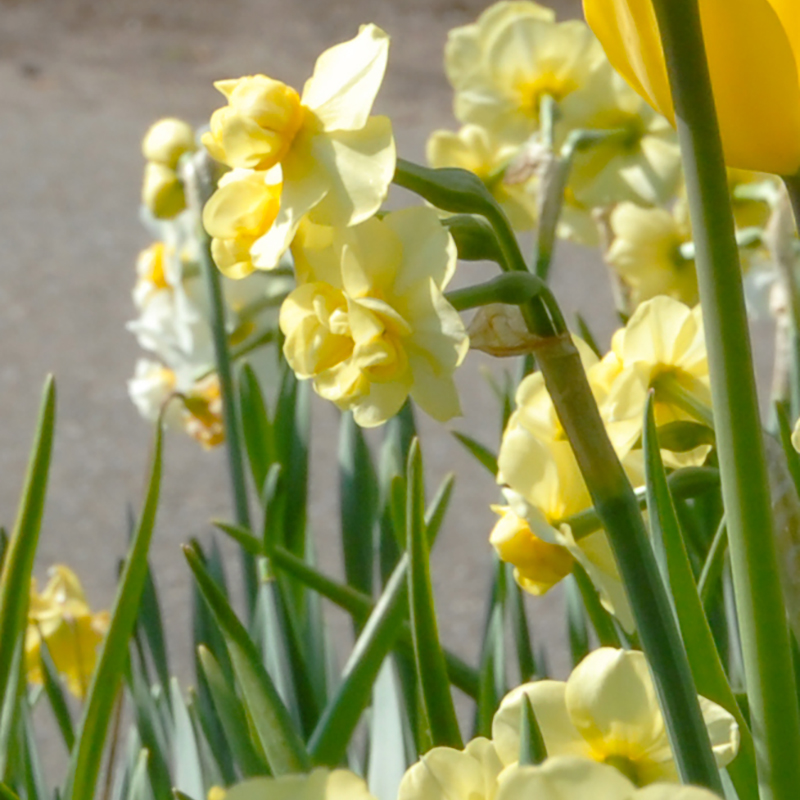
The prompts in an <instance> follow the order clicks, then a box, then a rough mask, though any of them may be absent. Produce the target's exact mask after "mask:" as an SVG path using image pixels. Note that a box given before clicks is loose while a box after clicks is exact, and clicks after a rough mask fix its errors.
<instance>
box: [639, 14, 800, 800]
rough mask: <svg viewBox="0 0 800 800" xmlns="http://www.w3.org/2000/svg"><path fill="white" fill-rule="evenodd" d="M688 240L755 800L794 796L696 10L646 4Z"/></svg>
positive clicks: (793, 733)
mask: <svg viewBox="0 0 800 800" xmlns="http://www.w3.org/2000/svg"><path fill="white" fill-rule="evenodd" d="M653 6H654V9H655V12H656V16H657V19H658V25H659V29H660V33H661V39H662V43H663V47H664V54H665V57H666V64H667V70H668V73H669V79H670V86H671V91H672V99H673V103H674V107H675V117H676V124H677V129H678V136H679V141H680V145H681V152H682V154H683V162H684V171H685V175H686V185H687V194H688V198H689V209H690V214H691V220H692V228H693V231H694V241H695V248H696V264H697V273H698V283H699V289H700V298H701V304H702V308H703V318H704V322H705V333H706V343H707V347H708V356H709V369H710V378H711V393H712V398H713V405H714V418H715V421H716V423H717V424H716V434H717V439H716V442H717V449H718V452H719V463H720V473H721V481H722V494H723V500H724V503H725V514H726V520H727V527H728V536H729V542H730V554H731V565H732V570H733V581H734V588H735V593H736V600H737V608H738V612H739V628H740V632H741V640H742V648H743V653H744V663H745V672H746V681H747V689H748V697H749V702H750V711H751V717H752V728H753V731H754V733H755V738H756V757H757V764H758V773H759V785H760V790H761V797H762V800H767V799H769V800H784V798H785V800H789V798H792V797H796V796H797V787H798V786H800V762H798V760H797V759H795V758H787V757H786V754H787V753H795V752H798V750H800V720H798V712H797V692H796V687H795V683H794V676H793V673H792V661H791V650H790V646H789V633H788V629H787V625H786V615H785V610H784V605H783V599H782V597H781V589H780V585H779V582H778V581H777V580H775V576H776V575H777V557H776V551H775V541H774V536H773V519H772V513H771V507H770V495H769V486H768V482H767V469H766V462H765V456H764V448H763V442H762V431H761V423H760V419H759V413H758V404H757V397H756V390H755V379H754V374H753V360H752V352H751V347H750V338H749V332H748V328H747V317H746V314H745V306H744V293H743V289H742V281H741V270H740V267H739V258H738V252H737V247H736V239H735V236H734V226H733V218H732V214H731V206H730V194H729V190H728V184H727V180H726V173H725V164H724V161H723V154H722V144H721V139H720V134H719V127H718V124H717V120H716V114H715V107H714V98H713V95H712V91H711V81H710V76H709V70H708V63H707V60H706V55H705V48H704V43H703V36H702V30H701V25H700V16H699V9H698V5H697V0H654V2H653Z"/></svg>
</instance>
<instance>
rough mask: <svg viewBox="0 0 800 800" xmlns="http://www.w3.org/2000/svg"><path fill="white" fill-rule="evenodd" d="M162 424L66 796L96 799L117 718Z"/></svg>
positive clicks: (143, 572) (153, 506)
mask: <svg viewBox="0 0 800 800" xmlns="http://www.w3.org/2000/svg"><path fill="white" fill-rule="evenodd" d="M161 450H162V429H161V424H160V422H159V424H158V425H157V427H156V436H155V442H154V445H153V466H152V469H151V473H150V482H149V485H148V488H147V496H146V498H145V502H144V508H143V509H142V513H141V515H140V517H139V524H138V527H137V530H136V534H135V536H134V539H133V544H132V545H131V548H130V551H129V553H128V558H127V560H126V561H125V567H124V569H123V571H122V575H121V577H120V582H119V587H118V589H117V596H116V598H115V600H114V607H113V609H112V611H111V622H110V624H109V629H108V633H107V634H106V638H105V640H104V642H103V646H102V649H101V650H100V655H99V657H98V660H97V667H96V668H95V671H94V675H93V676H92V682H91V685H90V686H89V692H88V695H87V698H86V703H85V705H84V711H83V717H82V718H81V722H80V725H79V728H78V732H77V741H76V743H75V747H74V749H73V751H72V757H71V759H70V765H69V771H68V773H67V780H66V784H65V788H64V792H63V798H64V800H92V798H93V797H94V792H95V786H96V784H97V776H98V773H99V771H100V757H99V756H100V753H101V752H102V750H103V745H104V742H105V738H106V732H107V730H108V724H109V722H110V720H111V717H112V710H113V707H114V702H115V699H116V696H117V691H118V688H119V682H120V678H121V676H122V673H123V668H124V665H125V662H126V660H127V658H128V641H129V640H130V638H131V635H132V634H133V629H134V625H135V624H136V616H137V614H138V611H139V601H140V599H141V596H142V590H143V589H144V584H145V580H146V579H147V551H148V549H149V547H150V539H151V538H152V535H153V526H154V524H155V518H156V510H157V508H158V496H159V489H160V485H161Z"/></svg>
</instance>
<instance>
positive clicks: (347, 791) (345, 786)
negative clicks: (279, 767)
mask: <svg viewBox="0 0 800 800" xmlns="http://www.w3.org/2000/svg"><path fill="white" fill-rule="evenodd" d="M209 795H210V792H209ZM215 798H216V800H375V797H374V796H373V795H372V794H370V792H369V789H367V784H366V783H364V780H363V778H359V777H358V775H355V774H353V773H352V772H350V771H349V770H346V769H335V770H333V771H331V770H328V769H324V768H318V769H315V770H314V771H313V772H310V773H309V774H308V775H281V776H280V777H278V778H250V779H249V780H246V781H242V782H241V783H237V784H234V785H233V786H231V787H230V788H229V789H225V790H222V791H221V792H219V791H218V792H215Z"/></svg>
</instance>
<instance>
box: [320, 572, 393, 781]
mask: <svg viewBox="0 0 800 800" xmlns="http://www.w3.org/2000/svg"><path fill="white" fill-rule="evenodd" d="M407 570H408V559H407V558H405V557H404V558H403V559H401V561H400V563H399V564H398V565H397V567H396V568H395V571H394V573H393V575H392V577H391V578H390V579H389V582H388V583H387V584H386V588H385V589H384V591H383V594H382V595H381V597H380V599H379V600H378V602H377V604H376V605H375V608H374V610H373V612H372V614H371V615H370V617H369V619H368V620H367V622H366V624H365V625H364V629H363V630H362V632H361V635H360V636H359V637H358V640H357V641H356V644H355V646H354V647H353V651H352V653H351V654H350V658H349V659H348V662H347V664H346V665H345V668H344V672H343V674H342V682H341V684H340V685H339V688H338V690H337V692H336V694H335V695H334V697H333V699H332V700H331V702H330V703H329V704H328V706H327V707H326V708H325V711H324V712H323V715H322V718H321V719H320V721H319V724H318V725H317V727H316V729H315V731H314V733H313V735H312V736H311V739H310V741H309V745H308V746H309V750H310V752H311V755H312V756H313V758H314V763H316V764H324V765H327V766H331V767H333V766H336V765H337V764H339V763H340V762H341V761H342V759H343V758H344V756H345V753H346V752H347V747H348V745H349V743H350V739H351V737H352V735H353V732H354V731H355V729H356V725H358V720H359V719H360V718H361V714H362V713H363V711H364V709H365V708H366V707H367V705H368V703H369V699H370V696H371V693H372V687H373V684H374V683H375V680H376V678H377V676H378V672H379V670H380V668H381V665H382V664H383V662H384V659H385V658H386V656H387V654H388V653H389V651H390V650H391V649H392V647H393V646H394V643H395V641H396V639H397V636H398V634H399V625H400V622H401V621H402V619H403V618H404V617H405V614H406V610H407V605H406V602H405V600H406V591H407V583H406V581H407V577H406V573H407Z"/></svg>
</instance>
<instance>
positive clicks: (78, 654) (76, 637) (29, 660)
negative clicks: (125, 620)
mask: <svg viewBox="0 0 800 800" xmlns="http://www.w3.org/2000/svg"><path fill="white" fill-rule="evenodd" d="M108 622H109V615H108V612H107V611H101V612H96V613H92V611H91V609H90V608H89V605H88V603H87V602H86V597H85V596H84V593H83V588H82V587H81V584H80V582H79V581H78V578H77V576H76V575H75V573H74V572H73V571H72V570H71V569H69V567H66V566H64V565H63V564H59V565H57V566H55V567H52V568H51V570H50V572H49V580H48V581H47V585H46V586H45V587H44V589H43V590H42V591H41V592H39V591H38V590H37V587H36V580H35V579H34V580H33V581H32V583H31V593H30V605H29V607H28V629H27V632H26V634H25V672H26V674H27V677H28V681H29V682H30V683H35V684H42V683H44V672H43V670H44V667H43V665H42V655H41V652H42V643H44V644H45V646H46V647H47V652H48V654H49V656H50V658H51V659H52V662H53V666H54V667H55V669H56V672H58V674H59V675H61V677H62V678H63V679H64V681H65V683H66V685H67V688H68V689H69V691H70V692H71V693H72V694H73V695H75V696H76V697H78V698H81V699H82V698H83V697H85V695H86V690H87V689H88V687H89V680H90V678H91V676H92V673H93V672H94V667H95V663H96V661H97V648H98V646H99V645H100V643H101V642H102V641H103V637H104V636H105V633H106V631H107V629H108Z"/></svg>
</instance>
